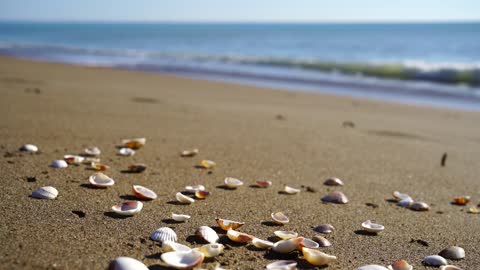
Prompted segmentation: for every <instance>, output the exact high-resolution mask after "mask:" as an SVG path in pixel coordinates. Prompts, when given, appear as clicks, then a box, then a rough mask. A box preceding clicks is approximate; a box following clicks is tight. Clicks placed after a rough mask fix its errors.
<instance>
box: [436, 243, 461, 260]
mask: <svg viewBox="0 0 480 270" xmlns="http://www.w3.org/2000/svg"><path fill="white" fill-rule="evenodd" d="M438 255H440V256H442V257H443V258H445V259H450V260H461V259H463V258H465V250H464V249H463V248H461V247H457V246H451V247H448V248H446V249H443V250H442V251H440V252H439V253H438Z"/></svg>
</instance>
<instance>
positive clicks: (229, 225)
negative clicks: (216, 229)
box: [215, 218, 245, 231]
mask: <svg viewBox="0 0 480 270" xmlns="http://www.w3.org/2000/svg"><path fill="white" fill-rule="evenodd" d="M215 220H216V221H217V224H218V226H220V228H222V230H224V231H228V230H229V229H233V230H236V229H238V228H240V227H242V226H243V225H245V223H243V222H240V221H233V220H228V219H223V218H216V219H215Z"/></svg>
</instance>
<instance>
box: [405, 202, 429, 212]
mask: <svg viewBox="0 0 480 270" xmlns="http://www.w3.org/2000/svg"><path fill="white" fill-rule="evenodd" d="M410 209H412V210H415V211H428V210H430V206H429V205H428V204H427V203H424V202H415V203H413V204H412V205H411V206H410Z"/></svg>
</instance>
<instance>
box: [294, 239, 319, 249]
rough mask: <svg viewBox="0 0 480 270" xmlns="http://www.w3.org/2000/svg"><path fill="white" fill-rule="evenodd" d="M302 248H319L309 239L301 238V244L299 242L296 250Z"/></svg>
mask: <svg viewBox="0 0 480 270" xmlns="http://www.w3.org/2000/svg"><path fill="white" fill-rule="evenodd" d="M304 247H306V248H319V247H320V245H319V244H318V243H317V242H315V241H313V240H312V239H310V238H303V240H302V242H300V244H299V245H298V248H299V249H301V248H304Z"/></svg>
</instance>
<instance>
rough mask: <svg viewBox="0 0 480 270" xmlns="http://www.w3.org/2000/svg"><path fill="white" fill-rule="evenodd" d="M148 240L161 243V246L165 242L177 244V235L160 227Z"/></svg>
mask: <svg viewBox="0 0 480 270" xmlns="http://www.w3.org/2000/svg"><path fill="white" fill-rule="evenodd" d="M150 239H152V240H153V241H158V242H161V243H162V244H163V242H165V241H171V242H177V234H176V233H175V231H174V230H172V229H170V228H168V227H161V228H158V229H156V230H155V231H154V232H153V233H152V234H151V235H150Z"/></svg>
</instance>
